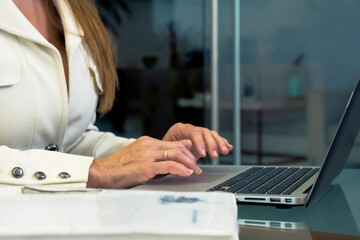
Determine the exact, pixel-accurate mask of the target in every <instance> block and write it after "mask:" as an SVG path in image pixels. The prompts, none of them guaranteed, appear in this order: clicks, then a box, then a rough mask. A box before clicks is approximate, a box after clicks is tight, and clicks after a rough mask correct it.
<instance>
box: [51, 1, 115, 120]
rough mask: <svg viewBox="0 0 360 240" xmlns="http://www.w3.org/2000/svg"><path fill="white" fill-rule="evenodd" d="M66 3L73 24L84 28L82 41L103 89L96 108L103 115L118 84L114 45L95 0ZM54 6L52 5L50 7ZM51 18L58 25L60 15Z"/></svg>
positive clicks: (109, 107) (108, 107) (110, 103)
mask: <svg viewBox="0 0 360 240" xmlns="http://www.w3.org/2000/svg"><path fill="white" fill-rule="evenodd" d="M53 1H55V0H53ZM66 3H67V5H68V6H69V8H70V9H71V11H72V14H73V16H74V19H75V21H76V24H77V25H78V26H79V27H81V29H82V31H83V32H84V36H83V37H82V44H83V46H84V48H85V51H86V53H87V54H88V55H89V56H90V57H91V59H92V60H93V62H94V64H95V66H96V68H97V71H98V74H99V78H100V81H101V85H102V89H103V93H102V95H101V96H100V99H99V105H98V109H97V111H98V112H99V113H100V114H101V115H104V114H105V113H107V112H108V111H110V110H111V108H112V106H113V103H114V100H115V92H116V88H117V87H118V76H117V72H116V66H115V55H114V53H115V51H114V50H115V48H114V45H113V43H112V40H111V37H110V35H109V33H108V31H107V29H106V28H105V26H104V24H103V23H102V21H101V19H100V16H99V14H98V11H97V8H96V5H95V0H67V1H66ZM54 7H55V5H54V6H53V11H54V10H55V8H54ZM54 16H55V15H54ZM55 21H56V22H57V25H58V26H61V21H60V19H55Z"/></svg>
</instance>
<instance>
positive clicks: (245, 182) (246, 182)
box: [225, 167, 275, 193]
mask: <svg viewBox="0 0 360 240" xmlns="http://www.w3.org/2000/svg"><path fill="white" fill-rule="evenodd" d="M274 169H275V167H268V168H263V169H261V170H260V171H257V172H256V173H254V174H253V175H251V176H249V177H248V178H246V179H244V180H242V181H240V182H238V183H236V184H234V185H233V186H231V187H230V188H228V189H226V190H225V191H226V192H232V193H235V192H237V191H239V190H240V189H241V188H243V187H245V186H247V185H249V184H251V183H252V182H254V181H255V180H256V179H258V178H260V177H262V176H263V175H265V174H267V173H268V172H270V171H272V170H274Z"/></svg>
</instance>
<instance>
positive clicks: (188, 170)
mask: <svg viewBox="0 0 360 240" xmlns="http://www.w3.org/2000/svg"><path fill="white" fill-rule="evenodd" d="M186 172H187V174H189V175H191V174H193V172H194V170H191V169H188V168H187V169H186Z"/></svg>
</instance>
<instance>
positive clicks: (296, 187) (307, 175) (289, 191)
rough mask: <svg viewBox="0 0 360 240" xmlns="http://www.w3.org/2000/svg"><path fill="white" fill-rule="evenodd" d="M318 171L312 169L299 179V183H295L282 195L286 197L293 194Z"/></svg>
mask: <svg viewBox="0 0 360 240" xmlns="http://www.w3.org/2000/svg"><path fill="white" fill-rule="evenodd" d="M318 171H319V169H318V168H315V169H312V170H311V171H310V172H309V173H308V174H306V175H305V176H304V177H303V178H301V179H300V180H299V181H297V182H296V183H295V184H294V185H292V186H291V187H290V188H288V189H287V190H286V191H284V192H283V194H285V195H288V194H291V193H292V192H294V191H295V190H296V189H298V187H300V186H301V185H302V184H303V183H304V182H306V181H307V180H309V179H310V178H311V177H312V176H314V174H315V173H317V172H318Z"/></svg>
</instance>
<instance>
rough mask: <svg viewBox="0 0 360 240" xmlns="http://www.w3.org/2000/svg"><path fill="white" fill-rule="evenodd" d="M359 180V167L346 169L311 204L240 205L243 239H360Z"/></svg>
mask: <svg viewBox="0 0 360 240" xmlns="http://www.w3.org/2000/svg"><path fill="white" fill-rule="evenodd" d="M359 183H360V169H345V170H343V172H342V173H341V174H340V175H339V176H338V177H337V178H336V179H335V180H334V181H333V183H332V184H331V186H330V187H329V189H328V190H327V192H326V193H325V194H324V195H323V196H322V197H321V198H320V199H318V200H317V201H316V202H314V203H313V204H311V205H310V206H309V207H293V208H289V209H281V208H276V207H274V206H262V205H245V204H243V205H239V206H238V219H239V222H240V223H242V224H240V236H241V239H265V238H266V239H360V232H359V226H360V205H359V204H358V198H359V197H360V189H359V187H358V184H359ZM244 220H252V221H250V222H249V221H248V222H244ZM244 223H246V224H244ZM256 225H258V226H256ZM261 225H263V227H260V226H261Z"/></svg>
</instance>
